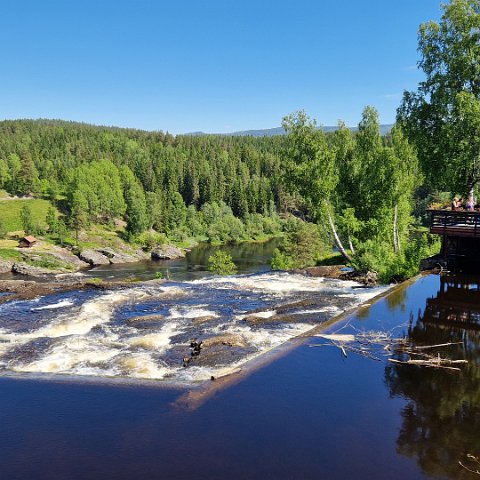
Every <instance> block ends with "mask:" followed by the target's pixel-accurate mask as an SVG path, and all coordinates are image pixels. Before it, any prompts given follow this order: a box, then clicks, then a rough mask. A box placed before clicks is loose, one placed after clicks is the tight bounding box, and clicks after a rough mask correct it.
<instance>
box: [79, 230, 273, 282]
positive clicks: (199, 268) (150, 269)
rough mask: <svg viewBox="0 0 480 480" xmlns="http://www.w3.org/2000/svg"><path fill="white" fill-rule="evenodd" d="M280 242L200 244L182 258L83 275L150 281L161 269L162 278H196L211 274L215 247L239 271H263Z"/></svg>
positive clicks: (104, 268)
mask: <svg viewBox="0 0 480 480" xmlns="http://www.w3.org/2000/svg"><path fill="white" fill-rule="evenodd" d="M279 244H280V239H273V240H270V241H268V242H262V243H254V242H244V243H240V244H231V245H222V246H219V247H217V246H212V245H208V244H206V243H202V244H199V245H197V246H196V247H194V248H193V249H192V250H191V251H190V252H188V253H187V255H186V257H185V258H179V259H176V260H160V261H145V262H135V263H125V264H116V265H106V266H100V267H96V268H93V269H91V270H88V271H87V272H86V275H87V276H92V277H98V278H103V279H121V278H127V277H135V278H138V279H142V280H149V279H151V278H154V277H155V274H156V273H157V272H160V273H161V274H162V275H163V277H164V278H172V279H174V280H195V279H198V278H203V277H205V276H206V275H211V273H210V272H208V270H207V266H208V257H210V255H213V254H214V253H215V252H216V251H218V250H223V251H225V252H227V253H229V254H230V255H231V256H232V259H233V261H234V262H235V264H236V266H237V269H238V273H254V272H255V273H258V272H266V271H269V270H270V261H271V258H272V254H273V251H274V250H275V248H276V247H277V246H278V245H279Z"/></svg>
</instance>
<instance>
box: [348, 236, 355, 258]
mask: <svg viewBox="0 0 480 480" xmlns="http://www.w3.org/2000/svg"><path fill="white" fill-rule="evenodd" d="M348 245H349V246H350V251H351V252H352V255H355V249H354V248H353V243H352V238H351V237H350V235H348Z"/></svg>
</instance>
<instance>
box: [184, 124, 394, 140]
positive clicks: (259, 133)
mask: <svg viewBox="0 0 480 480" xmlns="http://www.w3.org/2000/svg"><path fill="white" fill-rule="evenodd" d="M392 127H393V124H387V125H380V134H381V135H386V134H387V133H389V132H390V130H391V129H392ZM319 128H321V129H322V130H323V131H324V132H326V133H329V132H335V131H336V130H338V127H335V126H322V127H319ZM349 128H350V130H351V131H352V132H356V131H357V130H358V127H349ZM185 135H188V136H192V137H200V136H203V135H223V136H231V137H274V136H276V135H285V130H284V129H283V128H282V127H275V128H266V129H263V130H243V131H241V132H232V133H205V132H192V133H186V134H185Z"/></svg>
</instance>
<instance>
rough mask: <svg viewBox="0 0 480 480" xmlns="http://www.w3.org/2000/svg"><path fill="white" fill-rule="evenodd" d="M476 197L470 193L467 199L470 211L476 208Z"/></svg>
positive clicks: (467, 207) (467, 206)
mask: <svg viewBox="0 0 480 480" xmlns="http://www.w3.org/2000/svg"><path fill="white" fill-rule="evenodd" d="M475 203H476V202H475V197H474V196H473V195H470V196H469V197H468V200H467V204H466V209H467V211H468V212H473V211H474V210H475Z"/></svg>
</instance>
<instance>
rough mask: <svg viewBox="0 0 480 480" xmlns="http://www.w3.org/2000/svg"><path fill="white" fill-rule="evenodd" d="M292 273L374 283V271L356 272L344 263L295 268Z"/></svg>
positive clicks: (375, 276)
mask: <svg viewBox="0 0 480 480" xmlns="http://www.w3.org/2000/svg"><path fill="white" fill-rule="evenodd" d="M291 272H292V273H299V274H301V275H308V276H309V277H325V278H337V279H338V280H353V281H355V282H358V283H362V284H363V285H367V286H373V285H376V283H377V281H378V278H377V274H376V272H357V271H356V270H353V269H352V268H349V267H347V266H346V265H329V266H325V265H320V266H318V267H307V268H297V269H295V270H291Z"/></svg>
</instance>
